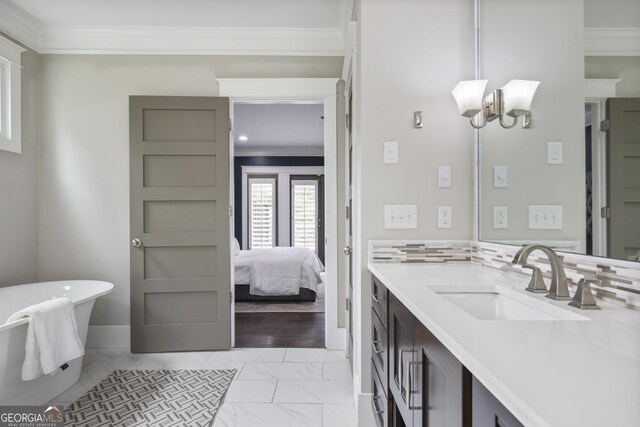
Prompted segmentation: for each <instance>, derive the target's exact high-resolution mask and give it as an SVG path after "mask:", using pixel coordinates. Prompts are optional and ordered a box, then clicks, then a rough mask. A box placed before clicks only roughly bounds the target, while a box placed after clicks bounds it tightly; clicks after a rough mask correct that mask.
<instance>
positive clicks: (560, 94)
mask: <svg viewBox="0 0 640 427" xmlns="http://www.w3.org/2000/svg"><path fill="white" fill-rule="evenodd" d="M478 19H479V24H480V25H479V26H480V31H479V40H480V44H479V74H480V78H481V79H486V80H488V85H487V93H488V92H490V91H493V90H495V89H497V88H500V87H502V86H504V85H505V84H506V83H507V82H509V81H510V80H512V79H524V80H536V81H540V85H539V86H538V89H537V92H536V94H535V97H534V99H533V103H532V105H531V112H532V121H533V123H532V127H531V128H530V129H523V128H522V127H521V126H520V125H518V126H516V127H514V128H511V129H504V128H502V127H501V126H500V125H499V124H498V121H497V120H496V121H494V122H490V123H488V124H487V125H486V126H485V127H484V128H482V129H481V130H480V153H479V156H480V167H479V173H480V177H479V199H480V208H479V214H480V218H479V238H480V240H483V241H491V242H500V243H507V244H517V245H521V244H524V243H529V242H540V243H544V244H547V245H550V246H552V247H555V248H556V249H558V250H563V251H570V252H578V253H583V254H589V255H596V256H604V257H609V258H616V259H623V260H631V261H639V258H640V1H638V0H562V1H558V0H537V1H531V0H508V1H507V0H479V9H478ZM607 118H609V122H608V123H609V130H608V131H607V130H604V129H605V128H603V130H601V122H603V121H605V119H607ZM604 126H606V125H604Z"/></svg>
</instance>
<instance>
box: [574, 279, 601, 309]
mask: <svg viewBox="0 0 640 427" xmlns="http://www.w3.org/2000/svg"><path fill="white" fill-rule="evenodd" d="M591 284H594V285H600V280H596V279H580V281H579V282H578V289H577V290H576V293H575V294H574V295H573V299H572V300H571V302H570V303H569V305H570V306H572V307H576V308H579V309H580V310H600V307H598V304H596V299H595V298H594V297H593V294H592V293H591Z"/></svg>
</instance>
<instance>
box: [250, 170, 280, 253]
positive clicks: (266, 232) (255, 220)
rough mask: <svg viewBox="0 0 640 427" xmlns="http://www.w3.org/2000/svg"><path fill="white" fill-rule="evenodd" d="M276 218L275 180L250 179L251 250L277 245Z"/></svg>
mask: <svg viewBox="0 0 640 427" xmlns="http://www.w3.org/2000/svg"><path fill="white" fill-rule="evenodd" d="M275 218H276V180H275V178H249V249H257V250H261V249H271V248H273V247H274V246H275V245H276V241H275V236H276V230H275V228H276V226H275Z"/></svg>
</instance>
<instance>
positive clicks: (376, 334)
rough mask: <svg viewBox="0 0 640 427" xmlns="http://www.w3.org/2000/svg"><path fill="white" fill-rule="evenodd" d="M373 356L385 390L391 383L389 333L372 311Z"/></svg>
mask: <svg viewBox="0 0 640 427" xmlns="http://www.w3.org/2000/svg"><path fill="white" fill-rule="evenodd" d="M371 320H372V322H371V329H372V330H371V340H372V341H371V358H372V359H373V366H374V367H375V369H376V370H377V371H378V375H380V381H381V382H382V387H383V388H384V390H385V392H386V390H387V387H388V385H389V334H388V332H387V330H386V329H385V328H384V327H383V326H382V322H381V321H380V319H379V318H378V316H377V315H376V313H375V312H372V313H371Z"/></svg>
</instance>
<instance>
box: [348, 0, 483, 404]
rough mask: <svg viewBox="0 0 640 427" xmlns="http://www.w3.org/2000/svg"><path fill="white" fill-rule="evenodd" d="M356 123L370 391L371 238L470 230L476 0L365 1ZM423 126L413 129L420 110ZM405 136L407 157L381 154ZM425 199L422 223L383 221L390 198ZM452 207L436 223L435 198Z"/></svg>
mask: <svg viewBox="0 0 640 427" xmlns="http://www.w3.org/2000/svg"><path fill="white" fill-rule="evenodd" d="M358 9H359V13H360V15H359V19H358V21H359V29H358V30H359V35H358V36H359V48H358V57H357V68H356V78H357V84H356V93H355V108H356V112H355V126H356V132H357V142H356V143H357V154H356V156H357V162H358V169H357V173H358V175H359V178H358V180H359V182H360V184H361V188H360V189H359V191H360V194H359V196H358V197H359V199H360V206H359V208H360V216H361V229H360V233H361V234H360V238H359V249H360V263H361V267H362V268H361V274H362V277H361V281H362V283H361V284H360V286H358V285H356V286H355V287H356V288H357V289H358V291H357V292H358V293H359V294H360V296H359V300H358V301H357V302H356V303H358V304H360V307H359V310H358V311H357V312H356V314H357V315H358V314H359V319H358V320H357V321H356V322H357V323H356V326H357V328H358V330H357V331H356V334H357V337H356V342H355V346H356V347H359V348H360V349H361V354H360V355H359V362H360V364H361V371H360V372H358V374H359V376H360V381H361V388H362V391H364V392H366V391H368V390H369V389H370V383H371V369H370V367H369V366H370V360H371V351H370V348H371V345H370V344H366V343H367V342H370V339H371V338H370V337H371V332H370V329H371V310H370V309H369V305H370V296H369V295H370V288H371V276H370V274H369V273H368V270H367V245H368V242H369V240H372V239H471V238H472V230H473V227H472V225H473V209H472V204H473V130H472V128H471V127H470V126H469V125H468V123H467V121H466V120H464V119H463V118H462V117H460V115H459V114H458V110H457V107H456V104H455V101H454V99H453V97H452V96H451V90H452V89H453V87H454V86H455V85H456V84H457V83H458V82H459V81H460V80H468V79H472V78H473V76H474V31H473V28H474V22H473V10H474V8H473V1H472V0H422V1H400V2H390V1H385V0H361V1H360V3H359V6H358ZM416 110H422V111H424V118H425V126H424V128H423V129H414V128H413V112H414V111H416ZM385 140H395V141H399V163H398V164H396V165H385V164H384V163H383V141H385ZM438 165H451V166H452V167H453V187H452V188H448V189H440V188H438V187H437V167H438ZM386 204H415V205H417V206H418V228H417V229H414V230H385V229H384V205H386ZM441 205H445V206H452V207H453V228H451V229H438V228H437V207H438V206H441Z"/></svg>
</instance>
